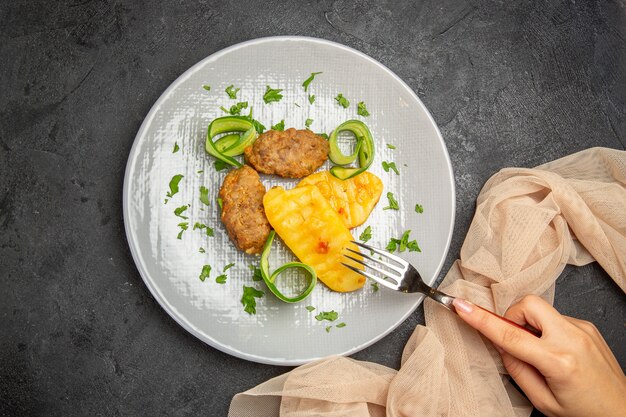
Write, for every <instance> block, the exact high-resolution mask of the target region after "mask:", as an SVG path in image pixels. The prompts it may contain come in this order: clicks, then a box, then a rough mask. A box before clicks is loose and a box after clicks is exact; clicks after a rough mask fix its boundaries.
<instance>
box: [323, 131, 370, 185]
mask: <svg viewBox="0 0 626 417" xmlns="http://www.w3.org/2000/svg"><path fill="white" fill-rule="evenodd" d="M345 131H348V132H352V134H353V135H354V137H355V139H356V141H357V143H356V146H355V151H354V153H353V154H352V155H344V154H343V153H342V152H341V151H340V150H339V147H338V145H337V138H338V136H339V134H340V133H341V132H345ZM328 141H329V145H330V151H329V153H328V156H329V158H330V160H331V161H333V162H334V163H335V164H338V165H347V164H350V163H352V162H353V161H355V160H356V159H357V156H358V159H359V167H358V168H351V167H342V166H334V167H332V168H331V169H330V173H331V174H332V175H334V176H335V177H337V178H339V179H341V180H347V179H348V178H352V177H354V176H356V175H359V174H360V173H361V172H363V171H365V170H366V169H367V168H369V166H370V165H371V164H372V161H374V139H373V138H372V134H371V132H370V130H369V129H368V128H367V126H366V125H365V123H363V122H362V121H360V120H348V121H347V122H344V123H342V124H340V125H339V126H338V127H337V128H336V129H335V130H334V131H333V132H332V133H331V135H330V138H329V140H328Z"/></svg>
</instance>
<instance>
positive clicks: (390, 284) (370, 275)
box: [341, 262, 398, 291]
mask: <svg viewBox="0 0 626 417" xmlns="http://www.w3.org/2000/svg"><path fill="white" fill-rule="evenodd" d="M341 265H343V266H345V267H346V268H350V269H351V270H353V271H354V272H356V273H357V274H360V275H363V276H364V277H367V278H369V279H372V280H374V281H376V282H378V283H379V284H380V285H384V286H385V287H387V288H391V289H392V290H396V291H398V285H396V284H393V283H391V282H389V281H387V280H384V279H382V278H381V277H377V276H376V275H373V274H370V273H369V272H367V271H363V270H362V269H359V268H355V267H354V266H352V265H348V264H344V263H343V262H342V263H341Z"/></svg>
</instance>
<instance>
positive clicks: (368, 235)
mask: <svg viewBox="0 0 626 417" xmlns="http://www.w3.org/2000/svg"><path fill="white" fill-rule="evenodd" d="M371 238H372V227H371V226H367V227H366V228H365V230H363V233H361V236H359V240H360V241H362V242H367V241H368V240H370V239H371Z"/></svg>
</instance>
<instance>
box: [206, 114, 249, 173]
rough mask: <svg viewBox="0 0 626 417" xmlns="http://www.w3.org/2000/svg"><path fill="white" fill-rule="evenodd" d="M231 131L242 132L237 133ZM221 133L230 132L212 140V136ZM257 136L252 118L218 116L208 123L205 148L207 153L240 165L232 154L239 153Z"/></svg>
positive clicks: (231, 163) (234, 164) (237, 165)
mask: <svg viewBox="0 0 626 417" xmlns="http://www.w3.org/2000/svg"><path fill="white" fill-rule="evenodd" d="M233 132H243V133H242V134H237V133H233ZM222 133H231V134H228V135H225V136H223V137H221V138H219V139H218V140H217V141H215V142H213V138H214V137H216V136H217V135H219V134H222ZM256 138H257V131H256V129H255V126H254V124H253V123H252V120H251V119H250V118H249V117H245V116H224V117H219V118H217V119H215V120H213V121H212V122H211V124H209V128H208V129H207V137H206V144H205V148H206V151H207V153H208V154H209V155H212V156H214V157H215V158H217V159H219V160H221V161H224V162H226V163H228V164H230V165H233V166H236V167H240V166H241V165H242V164H241V163H240V162H239V161H237V160H236V159H235V158H233V156H237V155H241V154H242V153H243V150H244V149H245V148H246V147H248V146H250V145H251V144H252V143H254V141H255V140H256Z"/></svg>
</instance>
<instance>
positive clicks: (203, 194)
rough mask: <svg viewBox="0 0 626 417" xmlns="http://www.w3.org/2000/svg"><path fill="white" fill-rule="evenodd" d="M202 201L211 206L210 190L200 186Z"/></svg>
mask: <svg viewBox="0 0 626 417" xmlns="http://www.w3.org/2000/svg"><path fill="white" fill-rule="evenodd" d="M200 201H201V202H202V203H204V204H205V205H207V206H208V205H209V190H208V188H206V187H205V186H204V185H201V186H200Z"/></svg>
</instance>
